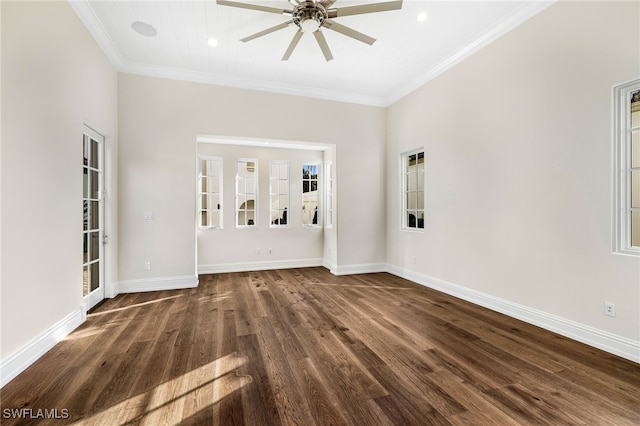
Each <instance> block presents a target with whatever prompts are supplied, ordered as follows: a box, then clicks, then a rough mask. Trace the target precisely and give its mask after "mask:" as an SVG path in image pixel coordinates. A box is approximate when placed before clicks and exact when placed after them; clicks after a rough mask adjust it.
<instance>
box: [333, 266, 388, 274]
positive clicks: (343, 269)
mask: <svg viewBox="0 0 640 426" xmlns="http://www.w3.org/2000/svg"><path fill="white" fill-rule="evenodd" d="M330 271H331V273H332V274H333V275H353V274H372V273H376V272H387V264H386V263H360V264H355V265H334V266H333V267H332V268H330Z"/></svg>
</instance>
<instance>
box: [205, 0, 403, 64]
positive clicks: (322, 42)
mask: <svg viewBox="0 0 640 426" xmlns="http://www.w3.org/2000/svg"><path fill="white" fill-rule="evenodd" d="M335 2H336V0H289V3H290V4H291V5H292V6H293V9H292V10H287V9H278V8H275V7H268V6H261V5H257V4H250V3H239V2H235V1H227V0H217V3H218V4H219V5H220V6H230V7H237V8H241V9H250V10H257V11H260V12H267V13H277V14H281V15H285V16H290V17H291V20H289V21H287V22H283V23H282V24H278V25H275V26H273V27H271V28H267V29H266V30H263V31H260V32H258V33H255V34H252V35H250V36H247V37H244V38H243V39H241V41H242V42H247V41H251V40H255V39H256V38H258V37H262V36H265V35H267V34H270V33H272V32H275V31H278V30H281V29H284V28H287V27H288V26H289V25H291V24H295V25H296V26H297V27H298V31H297V32H296V33H295V34H294V36H293V39H292V40H291V43H289V47H288V48H287V50H286V51H285V53H284V56H283V57H282V60H283V61H286V60H288V59H289V58H290V57H291V54H292V53H293V51H294V50H295V48H296V46H297V45H298V42H299V41H300V39H301V38H302V35H303V34H304V33H313V36H314V38H315V39H316V42H317V43H318V46H320V50H322V54H323V55H324V58H325V59H326V60H327V61H330V60H332V59H333V55H332V53H331V49H330V48H329V45H328V43H327V40H326V39H325V37H324V34H322V29H323V28H327V29H330V30H333V31H336V32H338V33H340V34H342V35H345V36H347V37H351V38H353V39H355V40H358V41H361V42H363V43H366V44H368V45H372V44H373V43H374V42H375V41H376V39H375V38H373V37H369V36H368V35H366V34H363V33H361V32H358V31H356V30H354V29H352V28H349V27H347V26H345V25H342V24H339V23H338V22H336V21H334V20H333V19H335V18H339V17H341V16H352V15H361V14H365V13H376V12H386V11H389V10H398V9H401V8H402V0H397V1H389V2H383V3H372V4H363V5H358V6H347V7H342V8H332V7H331V6H333V4H334V3H335Z"/></svg>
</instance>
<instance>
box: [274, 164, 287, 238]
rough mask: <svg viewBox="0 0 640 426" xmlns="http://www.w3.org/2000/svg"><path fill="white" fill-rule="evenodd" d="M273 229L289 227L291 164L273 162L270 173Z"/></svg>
mask: <svg viewBox="0 0 640 426" xmlns="http://www.w3.org/2000/svg"><path fill="white" fill-rule="evenodd" d="M269 188H270V189H269V194H270V198H271V227H272V228H280V227H289V220H290V219H289V218H288V213H289V211H288V209H289V163H288V162H287V161H272V162H271V170H270V173H269Z"/></svg>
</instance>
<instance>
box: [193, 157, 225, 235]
mask: <svg viewBox="0 0 640 426" xmlns="http://www.w3.org/2000/svg"><path fill="white" fill-rule="evenodd" d="M203 161H218V162H219V163H220V169H219V171H218V172H219V179H218V188H213V187H212V188H211V189H217V191H215V190H214V191H207V192H203V190H202V186H203V179H208V178H210V177H211V176H205V171H204V170H202V162H203ZM223 171H224V162H223V159H222V157H210V156H198V182H197V185H198V186H197V191H198V228H199V229H223V224H224V220H223V215H222V212H223V207H224V203H223V202H222V200H223V194H222V190H223V188H224V185H223V183H222V181H223ZM207 194H219V199H220V203H218V208H216V209H205V208H204V207H203V205H202V197H203V196H204V195H207ZM205 211H206V212H209V211H217V212H218V215H219V216H218V218H219V219H218V223H217V224H214V223H213V221H212V220H211V219H210V218H209V220H208V221H207V225H203V224H202V215H203V213H204V212H205Z"/></svg>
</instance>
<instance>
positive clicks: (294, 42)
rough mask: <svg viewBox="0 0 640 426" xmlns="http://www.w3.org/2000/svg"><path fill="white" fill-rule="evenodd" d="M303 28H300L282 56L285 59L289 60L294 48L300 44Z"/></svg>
mask: <svg viewBox="0 0 640 426" xmlns="http://www.w3.org/2000/svg"><path fill="white" fill-rule="evenodd" d="M302 34H303V32H302V29H299V30H298V31H297V32H296V33H295V34H294V36H293V39H292V40H291V43H289V47H287V51H286V52H284V56H283V57H282V60H283V61H288V60H289V57H290V56H291V54H292V53H293V49H295V48H296V46H297V45H298V42H299V41H300V38H302Z"/></svg>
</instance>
